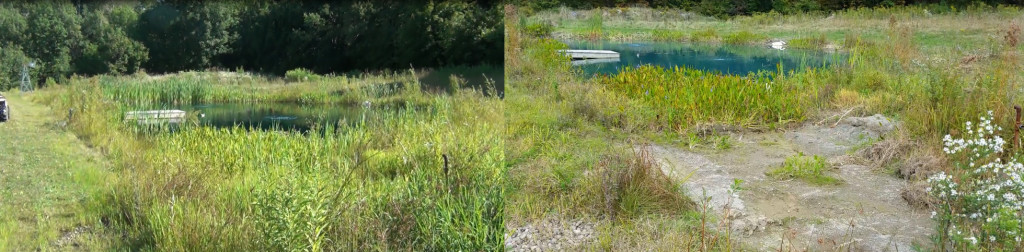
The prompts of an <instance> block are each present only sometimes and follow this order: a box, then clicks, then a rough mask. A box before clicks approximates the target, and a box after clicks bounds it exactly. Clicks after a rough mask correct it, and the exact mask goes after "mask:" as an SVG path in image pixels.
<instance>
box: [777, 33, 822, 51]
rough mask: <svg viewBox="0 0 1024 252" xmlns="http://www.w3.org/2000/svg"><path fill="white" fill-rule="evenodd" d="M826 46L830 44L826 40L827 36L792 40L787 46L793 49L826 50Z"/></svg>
mask: <svg viewBox="0 0 1024 252" xmlns="http://www.w3.org/2000/svg"><path fill="white" fill-rule="evenodd" d="M826 44H828V40H826V39H825V35H819V36H814V37H804V38H796V39H792V40H789V42H788V43H787V44H786V45H787V46H789V47H792V48H802V49H821V48H824V47H825V45H826Z"/></svg>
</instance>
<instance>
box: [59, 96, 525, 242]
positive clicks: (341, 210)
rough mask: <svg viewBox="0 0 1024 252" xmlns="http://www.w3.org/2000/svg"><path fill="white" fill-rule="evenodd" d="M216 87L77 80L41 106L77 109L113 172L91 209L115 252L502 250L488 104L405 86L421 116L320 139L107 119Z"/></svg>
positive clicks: (85, 133) (369, 117) (498, 161)
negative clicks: (145, 127) (141, 128)
mask: <svg viewBox="0 0 1024 252" xmlns="http://www.w3.org/2000/svg"><path fill="white" fill-rule="evenodd" d="M144 83H145V84H144ZM146 84H152V85H154V86H152V87H146V86H145V85H146ZM174 85H185V86H186V87H180V88H179V87H174ZM216 85H218V84H206V83H203V82H201V81H181V82H178V81H168V82H163V83H159V84H157V83H146V82H137V81H134V80H120V79H117V78H113V79H111V77H102V78H90V79H76V80H74V81H73V83H72V84H70V85H69V86H68V87H66V88H65V89H64V90H62V93H61V94H60V95H58V96H56V97H54V100H53V102H52V105H53V106H55V107H57V108H59V110H58V111H66V110H68V109H75V110H76V111H89V112H88V113H79V114H80V115H81V116H76V117H75V118H74V119H73V120H72V121H71V122H70V128H71V129H72V130H73V131H74V132H75V133H76V134H78V135H80V136H82V137H83V138H84V139H86V140H87V141H89V142H90V143H91V144H93V145H94V146H96V147H97V148H99V149H101V150H104V152H105V153H106V154H108V155H109V156H111V158H112V160H113V161H114V162H115V163H116V166H115V167H118V170H117V171H118V172H120V173H121V178H122V179H120V180H118V181H112V182H111V185H112V188H111V189H112V190H111V191H110V192H107V193H104V194H103V195H102V196H100V197H98V198H97V199H96V201H97V203H96V204H95V205H97V206H102V207H99V208H100V209H98V210H97V211H100V212H102V213H103V216H104V219H105V221H106V223H109V224H108V228H109V229H110V230H111V231H112V232H116V233H120V234H122V237H123V240H124V241H123V243H121V244H117V245H118V246H121V247H122V248H123V249H130V250H135V249H155V250H173V251H181V250H185V251H194V250H201V251H206V250H259V251H266V250H288V251H298V250H301V251H337V250H360V251H362V250H430V251H437V250H463V251H471V250H472V251H479V250H500V249H502V248H503V247H502V246H503V232H504V224H503V220H504V217H503V211H502V210H503V209H504V199H503V197H504V196H503V189H504V186H503V184H502V183H503V181H504V180H503V178H504V176H505V175H504V174H505V173H504V152H503V147H502V146H503V136H502V135H501V134H494V133H495V132H501V130H500V129H503V127H504V126H503V124H502V123H501V122H502V120H500V118H501V117H502V116H503V113H502V109H503V106H502V105H501V102H500V101H499V100H497V99H496V98H491V97H487V96H484V95H483V94H482V93H481V92H480V91H468V90H460V91H458V92H455V93H454V94H452V95H427V94H423V93H422V92H423V91H421V90H419V89H414V88H406V89H405V90H406V91H402V92H400V93H389V94H388V95H390V96H394V97H395V98H394V99H405V100H409V99H419V100H423V101H425V104H426V105H415V104H408V105H407V106H402V107H400V108H399V109H397V110H366V111H365V112H364V116H363V117H361V118H359V119H353V120H358V121H357V123H354V124H340V125H341V126H338V128H328V129H326V130H324V131H323V132H324V133H323V134H302V133H297V132H278V131H249V130H247V129H243V128H233V129H213V128H205V127H184V128H181V129H180V130H178V131H174V132H170V131H156V132H150V133H147V134H138V133H136V131H134V130H132V127H130V125H128V124H126V123H123V122H121V121H120V117H119V114H121V113H120V109H119V108H121V107H127V106H133V105H139V104H142V103H141V102H140V101H148V102H167V101H171V102H195V101H196V100H194V99H195V98H194V97H210V96H211V95H210V93H216V92H217V91H212V92H207V91H208V90H211V89H206V88H209V87H211V86H216ZM119 88H124V89H126V90H116V89H119ZM161 88H166V89H170V91H168V90H164V89H161ZM212 89H216V88H212ZM204 90H206V91H204ZM409 90H412V91H409ZM412 92H417V93H412ZM370 94H373V93H367V95H370ZM214 97H215V96H214ZM410 97H411V98H410ZM373 98H375V99H384V98H387V97H373ZM203 99H208V98H199V100H200V101H204V100H203ZM328 125H331V124H328ZM328 127H330V126H328Z"/></svg>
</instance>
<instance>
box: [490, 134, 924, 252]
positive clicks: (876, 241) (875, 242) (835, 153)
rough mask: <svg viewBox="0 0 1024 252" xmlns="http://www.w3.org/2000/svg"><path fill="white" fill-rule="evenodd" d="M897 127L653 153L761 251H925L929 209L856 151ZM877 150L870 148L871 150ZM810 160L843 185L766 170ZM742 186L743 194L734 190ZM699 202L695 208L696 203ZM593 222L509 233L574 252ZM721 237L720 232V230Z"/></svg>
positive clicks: (511, 238) (521, 245)
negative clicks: (794, 159)
mask: <svg viewBox="0 0 1024 252" xmlns="http://www.w3.org/2000/svg"><path fill="white" fill-rule="evenodd" d="M894 128H895V123H893V122H891V121H890V120H889V119H887V118H885V117H883V116H881V115H874V116H868V117H847V118H844V119H842V120H839V121H838V122H836V121H834V120H833V121H830V122H819V123H818V124H815V123H810V122H809V123H805V124H803V125H801V126H800V127H798V128H795V129H791V130H787V131H784V132H742V133H736V132H734V133H730V136H731V137H730V138H731V139H732V142H733V147H732V148H729V149H727V150H703V149H701V150H691V149H686V148H681V147H674V146H666V145H648V146H639V147H636V148H647V151H649V152H650V153H651V154H652V156H653V157H654V158H655V159H656V160H657V161H658V163H659V164H660V165H661V166H662V170H663V171H664V172H665V174H667V175H669V176H671V177H672V178H674V179H677V180H681V181H683V182H682V185H683V186H684V187H685V188H686V191H687V193H688V196H690V198H691V199H694V200H695V201H698V202H699V201H700V199H702V198H705V197H706V198H707V199H708V206H709V207H710V208H712V209H710V210H709V212H715V213H718V214H717V217H718V218H719V219H721V220H722V221H727V223H725V224H726V225H721V226H729V227H730V229H731V231H732V232H731V233H732V239H733V240H734V241H736V242H738V243H742V244H743V245H744V247H745V248H750V249H755V250H761V251H779V250H781V251H914V250H915V248H921V247H923V248H925V249H927V248H928V247H929V246H928V244H930V243H931V242H930V241H929V236H930V235H931V234H932V233H933V232H934V231H933V230H934V226H935V224H934V223H933V221H932V220H931V219H930V218H929V214H930V212H928V211H927V210H925V209H922V208H916V207H914V206H911V205H910V204H908V203H907V201H906V200H904V198H903V197H902V196H901V192H903V191H905V188H907V187H908V182H907V180H904V179H902V178H899V177H896V176H895V175H894V174H892V172H885V171H882V170H880V169H878V168H872V167H873V166H872V162H873V161H872V160H869V159H865V158H863V157H862V155H861V154H858V153H856V150H857V149H870V148H871V147H869V146H871V144H872V143H874V142H876V140H878V139H879V138H880V137H881V136H883V135H885V134H886V133H888V132H890V131H892V130H893V129H894ZM872 147H873V146H872ZM798 153H804V155H808V156H810V155H819V156H822V157H824V158H826V159H827V160H828V162H829V164H830V165H831V166H832V167H833V169H832V170H831V171H830V173H831V174H830V175H831V176H833V177H837V178H840V179H842V180H843V183H842V184H841V185H836V186H818V185H812V184H809V183H806V182H803V181H801V180H779V179H775V178H771V177H767V176H766V175H765V172H767V171H769V170H771V169H773V168H776V167H780V166H782V164H783V162H784V161H785V159H786V158H787V157H790V156H794V155H797V154H798ZM734 179H740V180H742V181H743V182H742V183H741V187H742V188H743V189H741V190H740V191H739V192H738V193H735V192H733V191H732V190H731V186H732V185H733V183H734ZM698 204H699V203H698ZM594 223H595V222H592V221H591V222H588V221H586V220H564V219H560V218H557V217H549V218H546V219H543V220H539V221H536V222H534V223H528V224H525V225H521V226H518V227H509V233H508V234H506V237H505V238H506V241H505V245H506V248H507V249H508V250H510V251H567V250H568V251H573V250H579V249H581V248H584V247H585V244H589V243H592V242H594V241H595V240H596V238H595V237H596V236H597V234H596V232H595V226H596V224H594ZM723 231H724V230H723Z"/></svg>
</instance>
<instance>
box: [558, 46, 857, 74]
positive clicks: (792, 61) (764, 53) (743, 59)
mask: <svg viewBox="0 0 1024 252" xmlns="http://www.w3.org/2000/svg"><path fill="white" fill-rule="evenodd" d="M563 42H565V43H566V44H567V45H569V48H570V49H587V50H612V51H616V52H619V60H618V61H617V62H603V63H589V64H583V65H579V66H577V67H579V68H580V69H581V70H582V72H583V74H584V75H585V76H592V75H594V74H609V75H611V74H616V73H618V72H619V71H620V69H622V68H623V67H626V66H630V67H637V66H640V65H657V66H662V67H665V68H671V67H674V66H681V67H690V68H694V69H700V70H705V71H715V72H720V73H723V74H732V75H747V73H751V72H758V71H778V69H779V67H780V66H781V67H782V70H783V71H787V72H788V71H789V70H801V69H805V68H807V67H827V66H831V65H833V64H837V63H842V62H844V61H845V60H846V56H845V55H843V54H839V53H829V52H824V51H820V50H799V49H786V50H776V49H771V48H769V47H768V46H767V45H764V46H750V45H723V44H717V45H712V44H696V43H672V42H643V43H638V42H629V43H623V42H612V41H596V42H594V41H563Z"/></svg>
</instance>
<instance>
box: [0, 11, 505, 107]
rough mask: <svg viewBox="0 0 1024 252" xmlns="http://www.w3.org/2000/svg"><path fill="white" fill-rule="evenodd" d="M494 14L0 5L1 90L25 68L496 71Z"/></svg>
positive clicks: (62, 73) (48, 75) (59, 74)
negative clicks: (28, 65)
mask: <svg viewBox="0 0 1024 252" xmlns="http://www.w3.org/2000/svg"><path fill="white" fill-rule="evenodd" d="M501 13H502V12H501V10H500V4H498V1H486V0H479V1H473V0H450V1H413V2H407V1H333V2H316V1H273V0H241V1H207V2H200V1H181V0H178V1H175V0H163V1H153V0H143V1H116V2H104V1H99V2H86V3H82V2H81V1H70V0H64V1H39V2H34V1H32V2H0V90H6V89H8V88H10V87H13V86H15V85H16V82H17V80H18V79H19V78H20V71H21V69H22V65H24V64H25V63H27V62H30V61H34V62H37V67H36V68H34V69H32V70H31V71H32V73H33V75H32V76H33V79H34V81H37V82H39V83H42V82H43V81H44V80H46V79H53V80H56V81H60V80H62V79H64V78H67V77H68V76H70V75H72V74H81V75H94V74H106V73H112V74H131V73H134V72H137V71H139V70H145V71H147V72H150V73H163V72H175V71H182V70H202V69H209V68H223V69H238V68H242V69H245V70H248V71H258V72H265V73H271V74H283V73H284V72H285V71H287V70H290V69H294V68H300V67H301V68H307V69H311V70H313V71H315V72H319V73H330V72H347V71H358V70H375V69H399V68H408V67H410V66H414V67H438V66H447V65H478V64H491V65H499V64H502V61H503V58H502V41H503V38H502V36H503V33H502V30H501V29H500V28H501V27H502V23H501V22H502V20H503V19H502V17H501V15H502V14H501Z"/></svg>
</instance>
